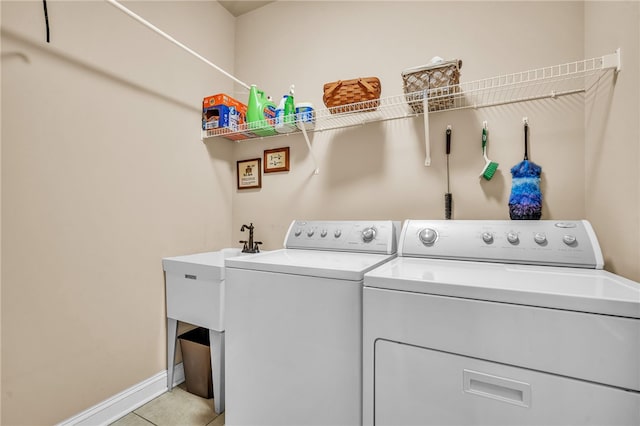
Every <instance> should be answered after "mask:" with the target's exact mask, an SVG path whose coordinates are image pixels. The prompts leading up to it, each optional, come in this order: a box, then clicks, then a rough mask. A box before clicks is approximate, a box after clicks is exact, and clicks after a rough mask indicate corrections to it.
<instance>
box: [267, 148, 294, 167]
mask: <svg viewBox="0 0 640 426" xmlns="http://www.w3.org/2000/svg"><path fill="white" fill-rule="evenodd" d="M288 171H289V147H288V146H287V147H284V148H276V149H267V150H265V151H264V172H265V173H273V172H288Z"/></svg>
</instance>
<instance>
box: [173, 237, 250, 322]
mask: <svg viewBox="0 0 640 426" xmlns="http://www.w3.org/2000/svg"><path fill="white" fill-rule="evenodd" d="M243 254H244V253H242V251H241V250H240V249H239V248H225V249H222V250H220V251H212V252H206V253H196V254H190V255H187V256H176V257H166V258H164V259H162V267H163V269H164V271H165V285H166V302H167V318H170V319H175V320H178V321H184V322H187V323H189V324H193V325H197V326H200V327H205V328H208V329H210V330H216V331H224V260H225V259H226V258H228V257H235V256H240V255H243Z"/></svg>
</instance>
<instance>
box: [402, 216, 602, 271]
mask: <svg viewBox="0 0 640 426" xmlns="http://www.w3.org/2000/svg"><path fill="white" fill-rule="evenodd" d="M398 255H399V256H404V257H429V258H436V259H453V260H471V261H485V262H499V263H519V264H526V265H547V266H571V267H579V268H590V269H602V267H603V263H604V261H603V257H602V252H601V250H600V245H599V244H598V240H597V238H596V235H595V232H594V230H593V228H592V227H591V224H590V223H589V222H587V221H585V220H569V221H559V220H517V221H510V220H504V221H503V220H407V221H406V222H405V224H404V227H403V229H402V233H401V235H400V247H399V249H398Z"/></svg>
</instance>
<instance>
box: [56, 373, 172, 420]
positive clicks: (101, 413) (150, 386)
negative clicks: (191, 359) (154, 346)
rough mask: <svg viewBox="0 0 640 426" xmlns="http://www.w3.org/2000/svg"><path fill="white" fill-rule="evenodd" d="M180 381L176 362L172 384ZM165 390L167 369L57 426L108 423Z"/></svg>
mask: <svg viewBox="0 0 640 426" xmlns="http://www.w3.org/2000/svg"><path fill="white" fill-rule="evenodd" d="M182 382H184V368H183V366H182V363H180V364H176V368H175V370H174V373H173V384H174V386H175V385H178V384H180V383H182ZM166 391H167V371H162V372H160V373H158V374H156V375H155V376H153V377H150V378H148V379H146V380H143V381H142V382H140V383H138V384H136V385H133V386H131V387H130V388H129V389H126V390H124V391H122V392H120V393H119V394H117V395H114V396H112V397H111V398H108V399H106V400H104V401H102V402H101V403H99V404H96V405H94V406H93V407H91V408H89V409H87V410H85V411H83V412H82V413H79V414H76V415H75V416H73V417H70V418H68V419H67V420H64V421H63V422H61V423H58V425H57V426H76V425H92V426H95V425H108V424H109V423H113V422H114V421H116V420H118V419H119V418H121V417H123V416H126V415H127V414H128V413H129V412H131V411H133V410H135V409H136V408H138V407H141V406H143V405H144V404H146V403H147V402H149V401H151V400H152V399H154V398H156V397H158V396H160V395H162V394H163V393H165V392H166Z"/></svg>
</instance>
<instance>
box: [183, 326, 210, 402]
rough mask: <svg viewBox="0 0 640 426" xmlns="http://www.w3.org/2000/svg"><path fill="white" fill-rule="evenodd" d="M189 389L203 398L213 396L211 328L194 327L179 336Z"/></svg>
mask: <svg viewBox="0 0 640 426" xmlns="http://www.w3.org/2000/svg"><path fill="white" fill-rule="evenodd" d="M178 339H179V340H180V347H181V349H182V365H183V366H184V376H185V381H186V383H187V391H188V392H190V393H192V394H195V395H198V396H201V397H202V398H212V397H213V382H212V379H211V352H210V348H209V346H210V342H209V330H208V329H206V328H203V327H198V328H194V329H193V330H190V331H187V332H186V333H183V334H181V335H180V336H178Z"/></svg>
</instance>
